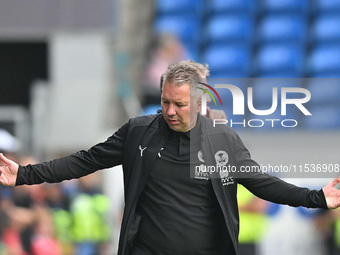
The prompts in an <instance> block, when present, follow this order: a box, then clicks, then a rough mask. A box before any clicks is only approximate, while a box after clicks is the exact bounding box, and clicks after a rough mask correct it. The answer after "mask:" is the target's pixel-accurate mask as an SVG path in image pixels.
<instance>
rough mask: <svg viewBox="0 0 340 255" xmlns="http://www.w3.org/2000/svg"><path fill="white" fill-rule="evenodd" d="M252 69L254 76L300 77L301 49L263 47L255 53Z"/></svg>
mask: <svg viewBox="0 0 340 255" xmlns="http://www.w3.org/2000/svg"><path fill="white" fill-rule="evenodd" d="M254 67H255V70H254V72H255V75H256V76H268V75H269V76H271V77H280V76H282V75H284V76H285V77H301V75H302V70H303V52H302V48H301V47H298V46H295V45H293V46H292V45H277V44H273V45H271V44H268V45H264V46H263V47H261V48H260V49H259V51H258V53H257V56H256V59H255V64H254Z"/></svg>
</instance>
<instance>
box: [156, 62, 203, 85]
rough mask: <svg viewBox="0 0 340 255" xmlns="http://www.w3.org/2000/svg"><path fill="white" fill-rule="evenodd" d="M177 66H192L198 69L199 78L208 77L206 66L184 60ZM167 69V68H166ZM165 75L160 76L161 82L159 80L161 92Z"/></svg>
mask: <svg viewBox="0 0 340 255" xmlns="http://www.w3.org/2000/svg"><path fill="white" fill-rule="evenodd" d="M178 64H188V65H191V66H194V67H196V68H197V69H198V71H199V72H200V75H201V77H208V76H209V75H210V71H209V66H208V64H201V63H197V62H195V61H192V60H184V61H181V62H179V63H178ZM168 69H169V68H168ZM166 73H167V72H165V73H163V74H162V76H161V80H160V90H161V91H162V90H163V86H164V83H165V80H166Z"/></svg>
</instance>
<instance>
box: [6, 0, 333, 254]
mask: <svg viewBox="0 0 340 255" xmlns="http://www.w3.org/2000/svg"><path fill="white" fill-rule="evenodd" d="M339 14H340V1H339V0H299V1H296V0H280V1H277V0H146V1H137V0H111V1H109V0H96V1H93V0H72V1H70V0H54V1H50V0H30V1H24V0H11V1H6V0H0V78H1V81H0V82H1V83H0V151H3V152H5V153H7V154H8V155H9V156H10V157H12V158H16V159H17V160H19V162H22V164H24V163H30V162H35V161H43V160H48V159H51V158H54V157H58V156H63V155H66V154H69V153H72V152H74V151H76V150H79V149H85V148H88V147H90V146H92V145H93V144H95V143H98V142H99V141H102V140H104V139H106V138H107V137H108V136H110V135H111V134H112V133H113V132H114V131H115V130H116V129H117V128H118V127H119V126H120V125H122V124H123V123H125V122H126V121H127V120H128V118H130V117H134V116H137V115H140V114H143V113H155V112H156V111H157V109H159V96H160V94H159V78H160V75H161V74H162V72H163V71H164V70H165V68H166V66H167V64H168V63H170V62H172V61H178V60H182V59H192V60H195V61H198V62H202V63H207V64H209V67H210V72H211V75H210V81H209V82H211V83H212V84H214V81H217V80H214V79H218V78H223V79H231V81H235V82H236V83H238V84H240V86H241V87H242V89H243V90H244V91H245V88H246V87H248V86H251V87H253V88H254V91H255V92H256V93H257V94H256V96H255V99H254V100H257V102H256V103H257V105H258V106H263V107H268V101H269V103H271V101H270V100H271V94H270V89H271V87H273V84H275V86H276V87H288V86H293V87H303V88H306V89H308V90H310V92H311V94H312V99H311V101H310V102H309V103H308V105H307V107H308V109H310V111H311V112H312V114H313V115H312V116H307V117H306V116H302V115H301V113H296V110H297V109H292V110H291V111H289V114H291V116H294V118H296V119H298V121H299V126H298V128H296V129H294V130H292V129H289V130H286V129H283V128H272V129H261V130H265V132H259V130H252V129H249V128H246V129H238V131H239V132H240V134H241V136H242V138H244V141H245V143H246V145H247V146H248V147H249V149H250V151H251V152H252V155H253V157H254V158H255V159H256V160H257V161H258V162H261V163H264V164H274V165H275V164H276V165H280V164H291V163H292V162H293V163H296V164H305V163H329V164H336V163H339V162H340V159H339V151H340V150H339V149H340V148H339V144H340V135H339V130H340V100H339V98H340V84H339V82H340V79H337V78H339V77H340V18H339V17H340V15H339ZM278 78H281V81H284V82H279V81H280V79H278ZM255 92H254V93H255ZM222 97H224V98H223V99H222V101H223V102H225V101H226V102H230V101H231V100H230V99H231V97H230V95H223V96H222ZM294 110H295V112H294ZM289 114H288V115H289ZM227 116H228V118H230V117H232V114H231V113H230V112H227ZM246 117H250V118H251V115H250V114H249V113H248V115H247V116H246ZM89 178H90V181H86V180H84V181H75V182H73V181H72V182H66V183H63V184H58V185H56V186H53V185H51V186H48V185H47V186H45V185H42V186H41V187H40V188H37V187H35V188H34V187H33V188H27V189H26V188H23V190H20V189H9V188H4V187H0V194H1V196H0V202H1V207H0V212H1V214H4V215H6V218H5V217H4V218H1V219H0V222H1V224H0V234H1V236H2V239H1V240H2V241H1V242H0V254H36V255H37V254H51V253H50V250H51V249H50V248H48V247H52V245H57V246H61V249H60V252H59V253H55V254H82V255H86V254H114V253H115V249H116V245H117V236H118V227H119V221H120V216H121V215H120V212H121V209H122V206H123V202H122V188H121V178H122V176H121V169H119V167H118V169H116V170H110V171H103V172H100V173H98V174H96V175H95V177H89ZM91 178H94V179H91ZM289 181H290V182H294V183H297V184H299V185H303V186H308V187H310V188H321V187H322V186H323V185H324V184H325V183H327V181H328V179H313V178H308V179H294V180H293V179H289ZM88 183H90V184H88ZM91 184H92V185H91ZM84 194H85V195H87V196H83V195H84ZM96 195H102V196H103V197H100V196H99V197H98V196H96ZM65 201H66V202H65ZM98 201H100V202H98ZM83 208H87V209H83ZM23 209H25V210H23ZM84 211H85V212H86V213H84V214H82V213H81V212H84ZM94 212H95V213H94ZM91 213H94V214H96V215H97V217H98V215H100V219H98V221H97V223H92V224H93V225H91V224H90V223H89V225H88V226H83V225H79V221H81V219H82V217H84V218H93V217H94V216H90V215H91ZM262 213H263V214H264V215H265V217H266V218H267V221H268V222H269V224H268V226H267V227H266V231H265V233H264V235H263V238H260V239H259V240H258V239H256V242H257V243H258V245H256V246H257V249H258V250H259V253H258V254H282V255H286V254H309V255H311V254H315V255H316V254H339V253H338V252H339V246H340V222H338V220H337V217H338V214H339V213H338V212H335V213H334V212H332V213H329V212H324V211H320V210H300V209H295V208H288V207H283V206H275V205H271V204H267V206H266V210H264V211H263V212H262ZM34 215H39V216H38V218H41V219H43V220H41V221H39V220H38V219H37V218H36V217H35V216H34ZM40 216H41V217H40ZM23 218H25V219H27V220H21V219H23ZM4 219H6V220H4ZM46 222H47V223H46ZM48 222H49V223H48ZM75 222H78V225H77V224H76V223H75ZM98 222H99V223H98ZM48 224H50V230H49V231H48V230H44V229H41V228H38V227H37V226H42V225H48ZM103 225H106V226H110V228H109V232H110V233H107V234H103V235H102V236H100V235H91V234H88V235H87V234H84V233H86V232H87V230H88V229H94V228H98V229H100V230H99V232H102V233H106V231H107V230H106V229H105V227H103ZM51 229H52V230H51ZM79 232H81V233H83V235H79ZM90 232H91V231H90ZM93 232H94V231H93ZM54 233H57V234H56V235H55V234H54ZM77 233H78V235H77ZM40 236H44V237H45V238H46V239H44V238H43V239H41V238H40V239H39V237H40ZM48 238H49V239H48ZM34 240H35V241H36V242H34ZM44 240H45V241H44ZM46 240H47V241H46ZM251 241H252V242H253V241H255V240H251ZM93 244H94V245H93ZM46 247H47V248H46ZM44 249H45V250H44ZM46 249H47V252H46ZM93 249H97V253H94V252H93ZM44 251H45V253H44ZM15 252H16V253H15ZM245 255H247V254H245Z"/></svg>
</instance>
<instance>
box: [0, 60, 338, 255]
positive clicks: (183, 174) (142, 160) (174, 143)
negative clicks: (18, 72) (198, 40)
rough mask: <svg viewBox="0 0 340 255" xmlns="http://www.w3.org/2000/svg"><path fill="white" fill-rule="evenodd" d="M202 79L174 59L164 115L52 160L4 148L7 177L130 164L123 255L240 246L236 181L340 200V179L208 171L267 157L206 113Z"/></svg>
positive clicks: (309, 202)
mask: <svg viewBox="0 0 340 255" xmlns="http://www.w3.org/2000/svg"><path fill="white" fill-rule="evenodd" d="M201 81H202V77H201V74H200V72H199V70H198V68H197V67H194V66H192V65H190V64H188V63H183V62H180V63H177V64H173V65H170V66H169V67H168V69H167V71H166V73H165V82H164V88H163V92H162V98H161V100H162V101H161V103H162V114H155V115H147V116H141V117H137V118H133V119H130V120H129V121H128V122H127V123H126V124H125V125H124V126H122V127H121V128H120V129H119V130H118V131H116V132H115V133H114V134H113V135H112V136H111V137H109V138H108V139H107V141H105V142H103V143H99V144H97V145H95V146H93V147H92V148H90V149H89V150H87V151H84V150H83V151H79V152H76V153H74V154H73V155H70V156H67V157H64V158H60V159H55V160H52V161H49V162H44V163H40V164H35V165H27V166H19V165H18V164H16V163H15V162H13V161H11V160H9V159H7V158H5V157H4V156H3V155H2V154H0V165H1V166H0V182H1V183H2V184H4V185H10V186H14V185H22V184H38V183H42V182H60V181H63V180H68V179H72V178H79V177H82V176H85V175H87V174H90V173H93V172H95V171H97V170H99V169H104V168H110V167H112V166H115V165H119V164H122V165H123V172H124V185H125V208H124V216H123V221H122V227H121V232H120V241H119V249H118V255H142V254H148V255H149V254H157V255H163V254H164V255H179V254H183V255H184V254H197V255H199V254H200V255H216V254H221V255H222V254H225V255H231V254H239V251H238V231H239V230H238V225H239V222H238V206H237V199H236V193H237V184H238V183H239V184H242V185H243V186H245V187H246V188H247V189H249V190H250V191H251V192H252V193H254V194H255V195H257V196H258V197H260V198H263V199H266V200H269V201H272V202H275V203H280V204H287V205H290V206H305V207H312V208H317V207H318V208H325V209H326V208H337V207H339V205H340V191H339V190H337V189H336V188H335V186H336V185H337V184H338V183H339V182H340V178H337V179H335V180H334V181H332V182H330V183H329V184H327V185H326V186H325V187H324V188H323V189H321V190H309V189H307V188H300V187H297V186H294V185H292V184H288V183H286V182H284V181H282V180H280V179H278V178H276V177H273V176H269V175H267V174H263V173H261V172H260V171H254V172H251V173H246V174H243V175H240V174H238V172H235V173H234V172H218V171H215V172H214V171H210V172H209V171H204V169H217V168H218V167H224V168H227V169H228V168H229V169H230V168H235V169H237V170H239V169H242V167H250V168H252V169H256V168H259V165H258V164H257V163H256V162H255V161H254V160H252V159H251V157H250V154H249V152H248V150H247V149H246V148H245V146H244V145H243V143H242V141H241V139H240V138H239V136H238V135H237V134H236V132H235V131H234V130H232V129H231V128H230V127H228V126H226V125H218V126H217V127H214V126H213V121H212V120H210V119H207V118H206V117H204V116H201V115H200V114H199V111H200V110H199V109H200V106H201V105H200V104H201V103H200V100H201V96H200V95H199V92H198V91H196V90H197V89H196V88H195V87H196V86H197V83H199V82H201ZM193 91H194V92H193ZM250 227H251V226H250Z"/></svg>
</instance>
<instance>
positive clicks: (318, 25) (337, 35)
mask: <svg viewBox="0 0 340 255" xmlns="http://www.w3.org/2000/svg"><path fill="white" fill-rule="evenodd" d="M339 14H340V13H339ZM339 25H340V16H339V15H320V16H318V17H317V18H316V20H315V22H314V24H313V26H312V38H313V41H314V43H330V44H335V43H339V42H340V29H339Z"/></svg>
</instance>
